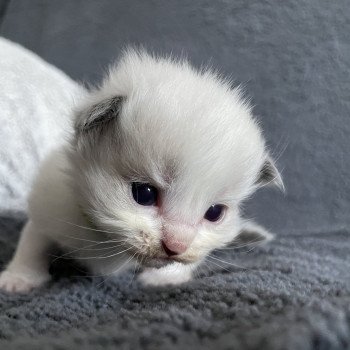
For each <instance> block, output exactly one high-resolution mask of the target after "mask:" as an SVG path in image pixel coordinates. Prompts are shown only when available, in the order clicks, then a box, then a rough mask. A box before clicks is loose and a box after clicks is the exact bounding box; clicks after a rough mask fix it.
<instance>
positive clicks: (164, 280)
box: [139, 262, 198, 286]
mask: <svg viewBox="0 0 350 350" xmlns="http://www.w3.org/2000/svg"><path fill="white" fill-rule="evenodd" d="M197 266H198V264H188V265H184V264H181V263H178V262H174V263H172V264H169V265H166V266H164V267H161V268H159V269H156V268H146V269H145V270H144V271H143V272H142V273H141V274H140V276H139V281H140V282H141V283H142V284H143V285H146V286H165V285H178V284H181V283H185V282H188V281H190V280H191V279H192V273H193V271H194V270H195V268H196V267H197Z"/></svg>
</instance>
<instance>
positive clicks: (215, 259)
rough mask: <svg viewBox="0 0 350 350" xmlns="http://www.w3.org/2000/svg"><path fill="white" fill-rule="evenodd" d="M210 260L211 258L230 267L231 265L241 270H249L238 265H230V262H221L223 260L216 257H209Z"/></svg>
mask: <svg viewBox="0 0 350 350" xmlns="http://www.w3.org/2000/svg"><path fill="white" fill-rule="evenodd" d="M208 258H211V259H214V260H217V261H220V262H222V263H224V264H228V265H231V266H234V267H237V268H239V269H243V270H249V269H248V268H247V267H243V266H239V265H236V264H233V263H230V262H228V261H225V260H221V259H219V258H216V257H214V256H212V255H208Z"/></svg>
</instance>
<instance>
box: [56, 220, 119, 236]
mask: <svg viewBox="0 0 350 350" xmlns="http://www.w3.org/2000/svg"><path fill="white" fill-rule="evenodd" d="M49 217H50V218H51V219H52V220H56V221H58V222H62V223H64V224H68V225H72V226H75V227H79V228H82V229H84V230H90V231H95V232H103V233H112V234H121V233H120V232H114V231H107V230H101V229H96V228H92V227H89V226H83V225H78V224H75V223H73V222H70V221H66V220H63V219H58V218H54V217H52V216H49Z"/></svg>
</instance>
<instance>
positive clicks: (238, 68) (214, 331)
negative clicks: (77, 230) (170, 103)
mask: <svg viewBox="0 0 350 350" xmlns="http://www.w3.org/2000/svg"><path fill="white" fill-rule="evenodd" d="M349 18H350V7H349V4H348V1H347V0H338V1H328V0H286V1H273V0H266V1H261V0H252V1H247V0H232V1H211V0H195V1H193V0H183V1H142V0H130V1H112V0H99V1H95V0H76V1H71V0H60V1H58V0H57V1H45V0H32V1H26V0H0V34H1V35H2V36H5V37H7V38H9V39H12V40H14V41H16V42H19V43H21V44H23V45H24V46H26V47H28V48H30V49H31V50H33V51H34V52H36V53H37V54H39V55H40V56H41V57H43V58H44V59H46V60H47V61H48V62H50V63H52V64H54V65H56V66H57V67H59V68H61V69H62V70H63V71H64V72H66V73H68V74H69V75H70V76H72V77H73V78H74V79H77V80H81V81H88V82H96V81H97V80H99V78H100V76H101V74H102V71H103V67H105V66H106V64H108V63H109V62H111V60H112V59H113V58H114V57H115V56H116V55H117V54H118V53H119V52H120V50H121V48H122V47H123V46H125V44H127V43H133V44H143V45H145V46H146V47H147V48H151V49H154V50H155V51H157V52H169V51H172V52H174V53H176V54H181V53H186V54H187V55H188V56H189V58H190V59H191V61H193V62H194V63H196V64H201V63H202V62H208V61H209V60H211V62H212V64H213V65H214V66H215V67H220V68H221V70H222V71H223V72H224V73H227V74H231V75H232V76H233V77H234V80H235V81H236V82H237V83H243V84H245V87H246V90H247V91H248V97H251V98H252V103H253V104H254V105H255V108H254V111H255V114H257V115H258V117H259V119H260V121H261V123H262V126H263V128H264V131H265V134H266V136H267V139H268V140H269V141H270V148H271V149H272V150H273V153H274V155H275V156H277V157H278V156H280V157H278V158H279V159H278V166H279V168H280V169H282V173H283V176H284V180H285V184H286V188H287V194H286V196H283V195H281V194H280V193H278V192H276V191H268V190H263V191H260V192H259V193H258V195H256V196H255V197H254V198H253V200H251V201H250V202H249V203H247V205H246V207H245V211H246V213H247V215H248V216H254V217H256V219H257V221H258V222H259V223H261V224H264V225H266V226H267V227H268V228H269V229H271V230H272V231H274V232H275V233H277V237H276V240H275V241H274V242H272V243H270V244H269V245H267V246H264V247H256V248H254V249H252V247H250V246H247V247H243V248H241V249H239V250H238V251H237V250H233V249H227V250H223V251H221V252H217V253H216V255H215V257H216V259H217V260H215V259H209V260H208V262H207V265H206V266H203V269H202V270H201V271H199V274H198V276H197V278H196V280H194V281H193V282H191V283H189V284H186V285H184V286H182V287H177V288H173V289H167V288H151V289H145V288H141V286H139V285H138V283H137V282H135V278H134V271H127V272H125V273H124V274H123V275H121V276H120V277H119V278H117V279H107V280H104V279H91V278H90V277H87V276H85V277H83V276H82V273H81V272H80V269H79V268H76V267H73V266H70V265H67V262H63V261H59V262H58V263H56V264H55V266H53V267H52V272H53V274H54V276H55V279H54V280H53V281H52V282H51V283H50V284H49V285H48V286H47V287H45V288H44V289H41V290H37V291H34V292H33V293H31V294H29V295H26V296H11V295H6V294H4V293H0V348H1V349H60V350H61V349H76V350H78V349H112V348H113V349H114V348H118V349H131V348H132V349H158V348H162V349H182V348H183V349H187V348H193V349H198V348H203V349H215V350H219V349H276V350H277V349H281V350H282V349H293V350H294V349H295V350H299V349H314V350H316V349H349V348H350V233H349V225H350V215H349V212H350V190H349V173H350V162H349V157H348V151H349V146H350V144H349V134H350V119H349V114H350V98H349V96H350V79H349V72H350V39H349V38H350V37H349V34H348V33H350V21H349ZM0 55H1V52H0ZM0 79H1V76H0ZM34 130H35V129H34ZM39 140H40V139H39ZM0 142H1V140H0ZM2 151H3V149H2ZM3 153H4V152H3ZM29 159H30V156H29ZM1 165H2V164H0V168H1ZM0 175H1V174H0ZM7 190H8V188H7V187H6V188H5V191H7ZM1 191H3V188H0V193H3V192H1ZM21 203H23V202H21ZM6 206H7V203H4V197H0V207H6ZM0 214H1V213H0ZM23 220H24V216H23V214H21V215H19V214H16V215H12V216H5V214H4V213H3V214H2V218H1V220H0V265H3V264H5V263H6V262H7V261H8V260H9V258H10V256H11V254H12V252H13V250H14V248H15V244H16V240H17V236H18V232H19V230H20V227H21V225H22V224H23ZM236 265H238V266H236Z"/></svg>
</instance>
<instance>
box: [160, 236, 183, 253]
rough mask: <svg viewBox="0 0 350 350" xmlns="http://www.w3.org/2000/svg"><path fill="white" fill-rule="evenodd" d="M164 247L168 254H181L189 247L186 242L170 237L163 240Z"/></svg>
mask: <svg viewBox="0 0 350 350" xmlns="http://www.w3.org/2000/svg"><path fill="white" fill-rule="evenodd" d="M162 247H163V249H164V251H165V253H166V254H167V255H168V256H174V255H179V254H181V253H183V252H185V251H186V249H187V247H186V245H185V244H183V243H181V242H178V241H175V240H169V239H163V240H162Z"/></svg>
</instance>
